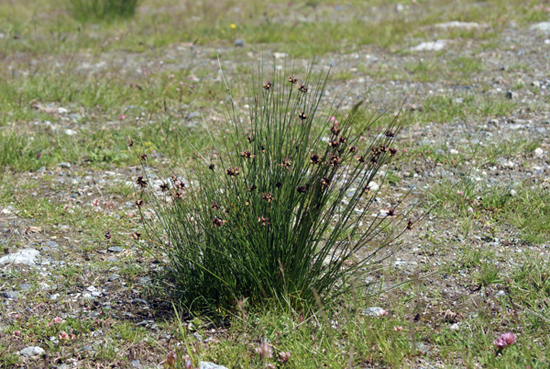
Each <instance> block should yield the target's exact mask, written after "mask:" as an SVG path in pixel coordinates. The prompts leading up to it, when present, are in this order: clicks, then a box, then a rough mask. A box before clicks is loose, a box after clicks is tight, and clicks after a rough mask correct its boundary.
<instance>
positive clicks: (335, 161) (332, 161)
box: [329, 155, 342, 167]
mask: <svg viewBox="0 0 550 369" xmlns="http://www.w3.org/2000/svg"><path fill="white" fill-rule="evenodd" d="M341 161H342V158H341V157H339V156H335V155H332V156H331V157H330V160H329V162H330V165H331V166H333V167H335V166H337V165H338V164H340V162H341Z"/></svg>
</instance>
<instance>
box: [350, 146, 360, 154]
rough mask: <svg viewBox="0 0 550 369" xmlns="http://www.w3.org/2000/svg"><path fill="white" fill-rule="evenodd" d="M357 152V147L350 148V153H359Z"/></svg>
mask: <svg viewBox="0 0 550 369" xmlns="http://www.w3.org/2000/svg"><path fill="white" fill-rule="evenodd" d="M357 150H358V149H357V146H350V147H349V152H351V153H354V152H357Z"/></svg>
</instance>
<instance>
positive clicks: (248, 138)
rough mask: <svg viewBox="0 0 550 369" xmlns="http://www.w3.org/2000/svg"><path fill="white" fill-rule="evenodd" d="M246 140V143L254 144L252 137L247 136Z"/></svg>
mask: <svg viewBox="0 0 550 369" xmlns="http://www.w3.org/2000/svg"><path fill="white" fill-rule="evenodd" d="M246 139H247V140H248V143H252V142H254V137H253V136H248V137H247V138H246Z"/></svg>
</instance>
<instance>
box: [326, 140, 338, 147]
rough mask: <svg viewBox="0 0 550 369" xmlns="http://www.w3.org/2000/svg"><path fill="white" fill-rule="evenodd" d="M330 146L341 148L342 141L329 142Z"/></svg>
mask: <svg viewBox="0 0 550 369" xmlns="http://www.w3.org/2000/svg"><path fill="white" fill-rule="evenodd" d="M328 145H329V146H330V147H338V146H340V141H338V140H334V141H329V142H328Z"/></svg>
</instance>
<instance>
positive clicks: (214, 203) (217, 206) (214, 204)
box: [211, 202, 220, 210]
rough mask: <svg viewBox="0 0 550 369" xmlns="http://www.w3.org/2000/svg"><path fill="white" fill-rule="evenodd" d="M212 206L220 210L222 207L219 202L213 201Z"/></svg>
mask: <svg viewBox="0 0 550 369" xmlns="http://www.w3.org/2000/svg"><path fill="white" fill-rule="evenodd" d="M211 208H212V209H214V210H218V209H219V208H220V204H218V203H217V202H213V203H212V205H211Z"/></svg>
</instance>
